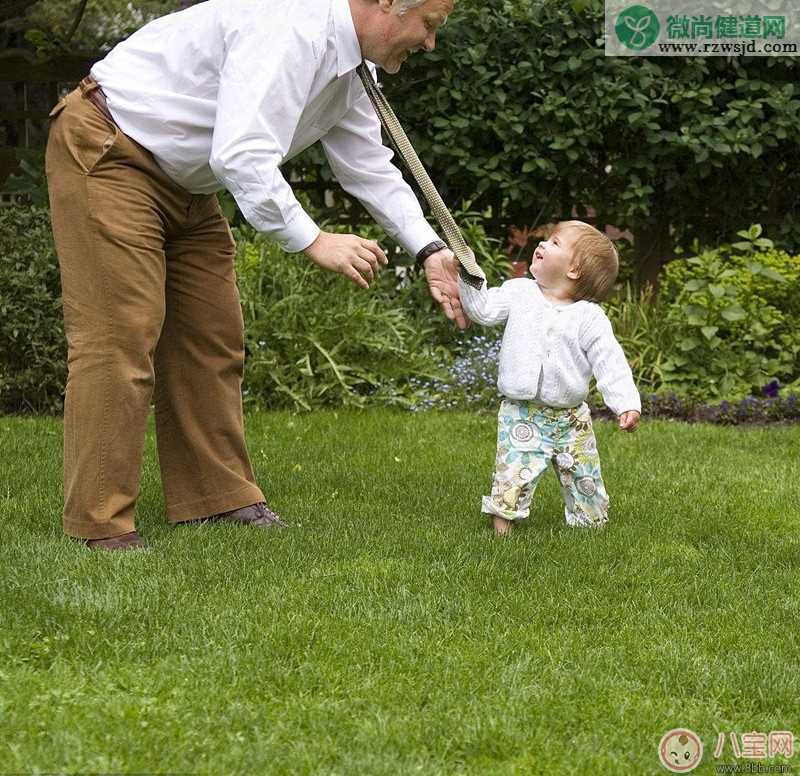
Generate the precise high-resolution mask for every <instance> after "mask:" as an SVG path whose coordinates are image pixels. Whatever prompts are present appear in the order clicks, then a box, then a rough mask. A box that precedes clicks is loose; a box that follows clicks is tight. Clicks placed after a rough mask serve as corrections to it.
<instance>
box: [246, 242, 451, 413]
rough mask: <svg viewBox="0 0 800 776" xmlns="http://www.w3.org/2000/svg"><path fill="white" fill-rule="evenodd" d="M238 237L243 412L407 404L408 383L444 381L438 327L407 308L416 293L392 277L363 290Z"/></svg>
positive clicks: (262, 244)
mask: <svg viewBox="0 0 800 776" xmlns="http://www.w3.org/2000/svg"><path fill="white" fill-rule="evenodd" d="M240 238H244V239H240V242H239V250H238V257H237V274H238V277H239V288H240V293H241V296H242V309H243V311H244V317H245V338H246V348H247V359H246V363H245V401H246V403H248V404H250V405H256V406H259V407H267V408H271V407H280V406H290V407H294V408H295V409H303V410H311V409H314V408H317V407H323V406H343V405H344V406H364V405H365V404H366V403H367V402H368V401H372V402H379V403H382V404H400V405H404V404H407V403H408V398H407V397H408V395H409V393H410V391H411V389H410V388H409V387H408V385H409V384H408V380H409V378H413V377H417V378H421V377H429V376H432V375H435V374H437V373H438V367H437V357H436V352H435V348H434V347H433V345H432V344H431V334H432V326H430V325H422V324H421V323H420V321H421V316H420V315H419V314H418V313H417V311H415V310H413V309H412V308H410V307H408V306H407V305H406V303H405V302H406V301H407V300H408V298H409V297H410V294H408V293H405V294H404V293H403V291H402V289H401V290H400V291H395V289H393V288H392V286H393V285H394V282H393V280H394V277H395V276H394V271H393V270H392V269H388V268H387V269H384V270H383V271H382V273H381V275H382V279H381V281H379V282H376V283H374V284H373V286H372V288H370V289H369V290H368V291H364V290H362V289H358V288H356V287H355V286H353V285H352V284H351V282H350V281H349V280H347V279H345V278H344V277H343V276H341V275H334V274H331V273H329V272H325V271H323V270H321V269H319V268H318V267H316V266H315V265H313V264H312V263H311V262H309V261H308V260H307V259H306V258H305V257H298V256H296V255H295V256H287V255H286V254H284V253H283V252H282V251H281V250H280V248H278V247H277V246H276V245H275V244H274V243H272V242H270V241H268V240H267V239H265V238H264V237H262V236H259V235H256V234H255V233H254V232H252V231H251V230H242V232H240ZM440 355H441V354H440Z"/></svg>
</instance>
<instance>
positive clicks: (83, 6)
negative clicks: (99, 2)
mask: <svg viewBox="0 0 800 776" xmlns="http://www.w3.org/2000/svg"><path fill="white" fill-rule="evenodd" d="M87 2H88V0H81V2H80V5H79V6H78V11H77V12H76V14H75V19H74V20H73V22H72V27H71V29H70V31H69V32H68V33H67V37H66V38H65V39H64V43H69V42H70V41H71V40H72V36H73V35H74V34H75V31H76V30H77V29H78V25H79V24H80V23H81V19H83V13H84V11H85V10H86V3H87Z"/></svg>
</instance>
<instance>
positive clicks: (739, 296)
mask: <svg viewBox="0 0 800 776" xmlns="http://www.w3.org/2000/svg"><path fill="white" fill-rule="evenodd" d="M740 234H742V233H740ZM743 234H744V235H745V236H746V237H748V238H749V240H748V242H747V243H740V244H739V247H740V248H747V249H748V250H747V252H746V253H737V252H736V248H735V247H734V246H728V245H722V246H720V247H719V248H714V249H709V250H705V251H702V252H700V253H699V254H698V255H697V256H692V257H690V258H688V259H686V260H685V261H681V262H673V263H671V264H669V265H668V266H667V270H666V273H665V279H664V283H663V284H662V289H661V304H662V306H663V309H664V312H665V316H664V324H665V329H664V331H665V346H666V349H667V350H668V352H669V357H668V358H667V359H666V360H665V361H664V362H663V363H662V364H661V366H660V368H661V375H662V387H663V388H665V389H667V390H674V391H677V392H678V393H681V394H684V395H689V396H696V397H698V398H710V399H714V398H727V399H732V398H741V397H744V396H747V395H748V394H750V393H751V392H753V391H758V390H759V389H760V387H761V386H763V385H765V384H767V383H769V382H770V381H771V380H775V379H777V380H780V381H781V382H784V383H786V382H792V381H793V380H796V379H797V378H798V376H800V332H798V330H797V328H796V325H794V323H793V321H794V320H796V318H793V316H792V315H791V310H792V309H797V305H798V304H800V256H788V255H787V254H785V253H782V252H778V251H775V250H773V249H772V248H771V247H770V245H769V243H768V242H766V241H765V242H763V243H762V244H761V245H759V244H757V243H756V242H755V241H756V240H763V238H760V237H759V235H760V227H757V226H755V227H752V228H751V230H750V231H748V232H745V233H743Z"/></svg>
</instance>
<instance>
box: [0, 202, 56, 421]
mask: <svg viewBox="0 0 800 776" xmlns="http://www.w3.org/2000/svg"><path fill="white" fill-rule="evenodd" d="M66 377H67V349H66V342H65V339H64V326H63V323H62V318H61V280H60V277H59V272H58V261H57V259H56V255H55V248H54V246H53V237H52V233H51V231H50V217H49V213H48V211H47V210H46V209H45V208H40V207H34V208H24V207H6V208H0V412H3V413H9V412H60V411H61V409H62V407H63V401H62V397H63V393H64V385H65V384H66Z"/></svg>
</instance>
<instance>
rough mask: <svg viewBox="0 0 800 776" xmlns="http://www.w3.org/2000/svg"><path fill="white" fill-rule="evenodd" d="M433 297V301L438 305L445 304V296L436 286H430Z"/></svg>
mask: <svg viewBox="0 0 800 776" xmlns="http://www.w3.org/2000/svg"><path fill="white" fill-rule="evenodd" d="M429 289H430V292H431V296H432V297H433V301H434V302H436V303H437V304H442V303H443V302H444V294H442V292H441V290H440V289H439V288H437V287H436V286H429Z"/></svg>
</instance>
